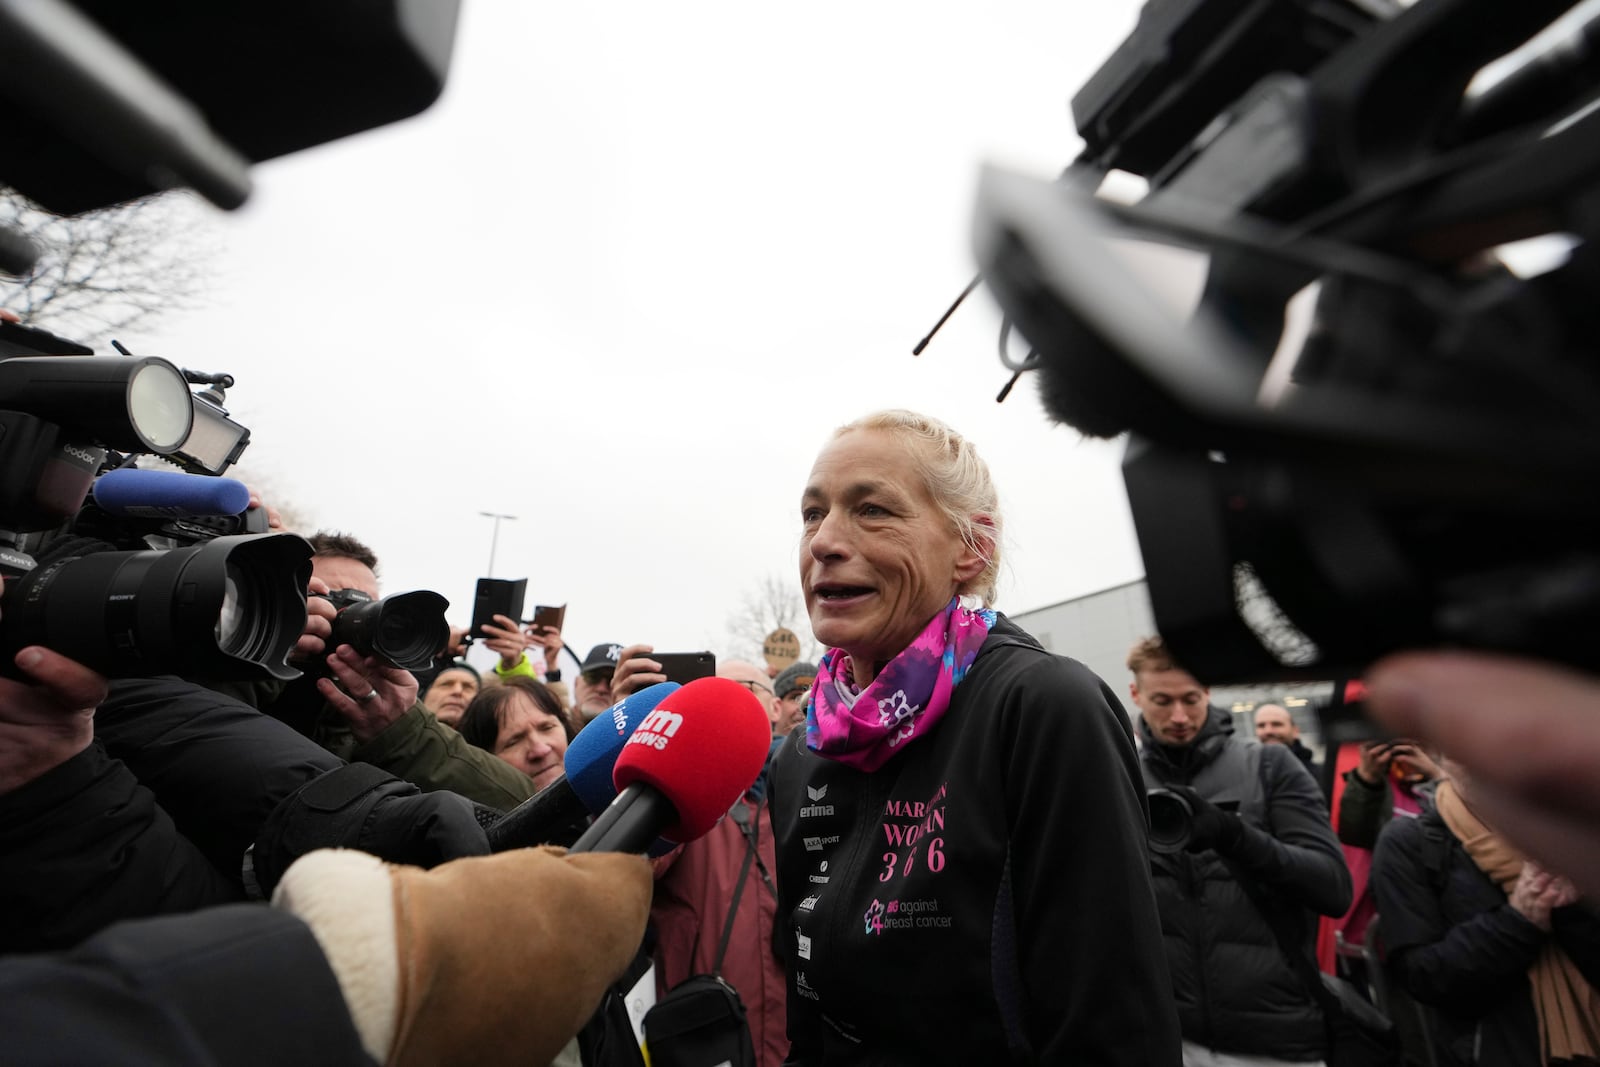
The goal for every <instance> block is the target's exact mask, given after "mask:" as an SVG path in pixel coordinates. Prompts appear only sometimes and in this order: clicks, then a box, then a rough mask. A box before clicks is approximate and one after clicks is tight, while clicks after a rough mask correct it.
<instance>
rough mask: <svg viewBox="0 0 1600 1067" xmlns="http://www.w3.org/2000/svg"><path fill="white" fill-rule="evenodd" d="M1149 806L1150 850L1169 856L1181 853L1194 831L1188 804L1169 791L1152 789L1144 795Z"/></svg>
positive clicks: (1192, 815) (1191, 813) (1192, 816)
mask: <svg viewBox="0 0 1600 1067" xmlns="http://www.w3.org/2000/svg"><path fill="white" fill-rule="evenodd" d="M1145 796H1146V798H1147V801H1148V803H1149V805H1150V849H1151V851H1153V852H1160V853H1162V854H1164V855H1170V854H1171V853H1174V852H1182V851H1183V850H1184V846H1186V845H1188V843H1189V836H1190V834H1191V833H1192V832H1193V830H1194V812H1192V811H1191V810H1190V809H1189V802H1188V801H1187V800H1185V799H1184V798H1183V797H1181V796H1179V795H1178V794H1177V793H1174V792H1173V791H1172V790H1170V789H1152V790H1150V791H1148V792H1147V793H1146V794H1145Z"/></svg>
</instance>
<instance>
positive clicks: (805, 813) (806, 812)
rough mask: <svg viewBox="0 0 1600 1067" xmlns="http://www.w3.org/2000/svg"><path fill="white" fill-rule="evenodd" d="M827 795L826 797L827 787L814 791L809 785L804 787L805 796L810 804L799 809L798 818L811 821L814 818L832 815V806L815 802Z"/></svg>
mask: <svg viewBox="0 0 1600 1067" xmlns="http://www.w3.org/2000/svg"><path fill="white" fill-rule="evenodd" d="M827 795H828V787H827V786H822V787H821V788H820V789H814V788H812V787H811V786H809V785H808V786H806V796H808V797H810V798H811V803H810V804H808V805H806V806H805V807H803V808H801V809H800V817H801V818H802V819H813V818H816V817H817V816H819V815H832V814H833V805H832V804H818V803H817V801H819V800H821V799H822V798H823V797H825V796H827Z"/></svg>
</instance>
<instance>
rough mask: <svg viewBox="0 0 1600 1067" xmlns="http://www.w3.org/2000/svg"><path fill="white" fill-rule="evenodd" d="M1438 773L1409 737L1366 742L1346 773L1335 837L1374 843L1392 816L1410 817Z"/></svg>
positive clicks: (1355, 843) (1350, 842) (1423, 801)
mask: <svg viewBox="0 0 1600 1067" xmlns="http://www.w3.org/2000/svg"><path fill="white" fill-rule="evenodd" d="M1441 777H1443V772H1441V771H1440V770H1439V765H1438V764H1437V763H1435V762H1434V760H1433V757H1431V756H1430V755H1428V753H1427V752H1426V751H1425V750H1424V749H1423V747H1422V745H1421V744H1419V743H1418V742H1416V741H1411V740H1405V739H1402V740H1397V741H1370V742H1368V743H1367V744H1365V745H1362V746H1361V762H1360V763H1359V764H1358V765H1357V766H1356V767H1355V768H1353V769H1352V770H1350V771H1349V772H1347V773H1346V774H1345V776H1344V778H1345V790H1344V800H1343V801H1342V802H1341V803H1340V805H1339V826H1338V830H1339V840H1340V842H1342V843H1343V844H1346V845H1352V846H1354V847H1355V848H1365V849H1370V848H1373V847H1374V846H1376V845H1377V843H1378V834H1379V833H1381V832H1382V831H1383V828H1384V827H1385V826H1387V825H1388V823H1389V820H1390V819H1392V818H1394V817H1395V816H1396V815H1402V816H1416V815H1418V814H1420V813H1421V812H1422V810H1423V808H1424V806H1425V805H1427V804H1429V803H1431V801H1429V800H1427V799H1426V798H1425V797H1424V793H1425V792H1426V791H1427V788H1428V787H1429V786H1430V785H1431V784H1432V783H1434V782H1437V781H1438V780H1439V779H1440V778H1441Z"/></svg>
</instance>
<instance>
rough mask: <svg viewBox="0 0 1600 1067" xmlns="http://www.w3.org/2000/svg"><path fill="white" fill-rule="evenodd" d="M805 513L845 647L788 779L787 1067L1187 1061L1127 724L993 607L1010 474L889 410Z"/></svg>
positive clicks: (1071, 665)
mask: <svg viewBox="0 0 1600 1067" xmlns="http://www.w3.org/2000/svg"><path fill="white" fill-rule="evenodd" d="M801 516H802V521H803V523H804V533H803V535H802V537H801V546H800V577H801V587H802V589H803V590H804V593H805V601H806V609H807V611H808V612H809V614H810V616H811V626H812V630H813V632H814V633H815V635H816V637H817V639H818V640H819V641H821V642H823V643H824V644H826V645H827V646H828V652H827V654H826V655H824V656H823V658H822V662H821V663H820V665H819V667H818V670H817V678H816V682H815V683H814V684H813V686H812V689H811V694H810V700H809V706H808V708H807V711H806V722H805V729H804V730H803V731H801V730H796V731H794V732H793V733H792V734H790V735H789V738H788V740H787V741H786V742H785V743H784V746H783V748H782V750H781V751H780V753H779V754H778V756H777V758H776V762H775V764H774V766H773V771H772V781H771V803H772V823H773V828H774V833H775V835H776V839H777V854H778V855H777V858H778V885H779V901H778V922H779V923H780V924H781V929H780V930H779V937H780V942H779V943H780V944H781V945H782V946H783V950H784V955H785V957H786V963H787V967H788V981H789V1038H790V1042H791V1050H790V1058H789V1062H790V1063H792V1064H797V1065H811V1064H822V1063H827V1064H829V1065H834V1064H868V1063H872V1064H879V1063H906V1064H912V1063H919V1064H926V1063H1004V1062H1013V1063H1069V1062H1070V1063H1083V1064H1097V1065H1106V1064H1128V1065H1134V1064H1137V1065H1139V1067H1151V1065H1154V1067H1164V1065H1169V1064H1171V1065H1175V1064H1177V1063H1178V1061H1179V1053H1178V1048H1179V1044H1178V1027H1177V1017H1176V1015H1175V1014H1174V1010H1173V1007H1172V994H1171V988H1170V982H1169V980H1168V977H1167V969H1166V967H1167V965H1166V959H1165V957H1164V955H1163V953H1162V947H1161V934H1160V927H1159V923H1158V920H1157V918H1156V909H1155V899H1154V896H1153V895H1152V893H1151V889H1150V878H1149V859H1148V854H1147V852H1146V848H1145V813H1144V789H1143V785H1142V779H1141V777H1140V774H1139V768H1138V763H1137V759H1136V756H1135V753H1134V746H1133V735H1132V731H1131V730H1130V728H1129V725H1128V717H1127V715H1126V714H1125V713H1124V712H1123V710H1122V708H1121V706H1120V705H1119V704H1118V703H1117V701H1116V699H1115V697H1113V695H1112V694H1111V691H1110V690H1109V689H1107V688H1106V686H1105V685H1104V684H1103V683H1102V682H1101V681H1100V680H1099V679H1097V678H1096V677H1095V676H1094V675H1093V674H1091V673H1090V672H1089V671H1088V670H1087V669H1086V668H1084V667H1083V666H1082V665H1081V664H1078V663H1076V662H1074V661H1072V660H1069V659H1065V658H1063V657H1060V656H1053V655H1050V654H1049V653H1047V652H1045V651H1044V650H1043V649H1042V648H1041V647H1040V646H1039V644H1038V643H1037V642H1036V641H1034V640H1033V638H1031V637H1029V636H1028V635H1027V634H1025V633H1023V632H1022V630H1020V629H1018V628H1017V627H1016V626H1014V625H1012V624H1011V623H1010V622H1009V621H1007V620H1006V619H1005V618H1004V617H1002V616H1000V615H997V614H996V613H995V612H994V611H993V610H991V609H990V608H989V607H988V606H987V605H988V604H989V603H990V602H991V601H992V600H993V597H994V582H995V575H996V572H997V569H998V563H999V553H998V542H999V537H1000V516H999V510H998V505H997V499H996V494H995V490H994V486H993V483H992V482H991V480H990V478H989V471H988V468H987V467H986V466H985V465H984V463H983V461H982V460H981V459H979V458H978V456H977V454H976V452H975V451H974V450H973V448H972V446H971V445H970V444H968V443H967V442H966V441H965V440H963V439H962V438H961V436H960V435H958V434H956V433H955V432H954V431H952V430H950V429H949V428H948V427H946V426H944V425H943V424H942V423H940V422H938V421H936V420H934V419H931V418H927V417H925V416H922V415H917V414H914V413H912V412H906V411H887V412H880V413H877V414H874V415H869V416H867V417H866V418H863V419H860V420H858V421H856V422H853V423H851V424H850V425H848V426H845V427H843V428H842V429H840V430H838V431H837V432H836V433H835V434H834V437H833V440H832V441H831V442H830V443H829V444H828V445H827V446H826V447H825V448H824V449H823V450H822V452H821V454H820V455H819V456H818V457H817V460H816V464H815V466H813V467H812V470H811V477H810V481H809V482H808V483H807V485H806V489H805V493H804V495H803V497H802V498H801ZM968 602H977V603H981V604H982V605H983V606H982V607H979V608H974V607H970V606H968Z"/></svg>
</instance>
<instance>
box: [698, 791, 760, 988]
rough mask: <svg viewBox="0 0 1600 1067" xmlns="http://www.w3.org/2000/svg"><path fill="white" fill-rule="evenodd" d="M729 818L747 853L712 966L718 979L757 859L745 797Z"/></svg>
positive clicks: (736, 805) (741, 798)
mask: <svg viewBox="0 0 1600 1067" xmlns="http://www.w3.org/2000/svg"><path fill="white" fill-rule="evenodd" d="M728 818H730V819H732V820H733V821H734V823H735V824H736V825H737V826H738V827H739V835H740V836H741V837H743V838H744V843H745V853H744V863H743V864H742V865H741V866H740V867H739V880H738V881H737V882H735V883H734V886H733V900H732V901H731V902H730V903H729V904H728V918H727V919H726V920H725V921H724V922H723V924H722V940H721V941H719V942H718V943H717V960H716V962H715V963H713V964H712V965H711V973H712V974H715V975H717V976H718V977H721V975H722V958H723V957H724V956H726V955H727V953H728V940H729V939H730V938H731V937H733V917H734V916H735V915H736V914H738V911H739V898H740V897H741V896H743V895H744V883H745V880H746V879H748V878H749V877H750V861H751V860H753V859H755V858H756V840H755V831H754V830H753V828H752V827H751V826H750V809H749V808H747V807H745V806H744V798H743V797H740V798H739V799H738V800H737V801H735V802H734V805H733V807H732V808H729V809H728ZM763 873H765V872H763Z"/></svg>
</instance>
